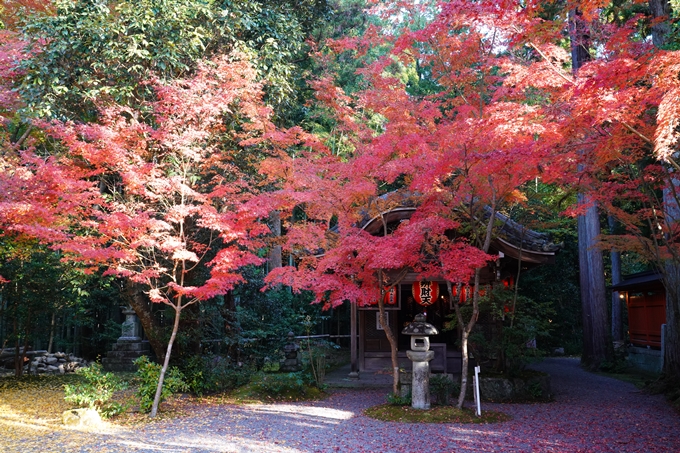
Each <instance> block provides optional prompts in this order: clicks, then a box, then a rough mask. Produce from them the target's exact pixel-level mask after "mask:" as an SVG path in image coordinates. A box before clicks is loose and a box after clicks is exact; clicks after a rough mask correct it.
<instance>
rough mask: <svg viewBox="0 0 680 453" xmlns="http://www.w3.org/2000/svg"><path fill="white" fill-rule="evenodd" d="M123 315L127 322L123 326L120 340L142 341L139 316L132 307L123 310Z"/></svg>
mask: <svg viewBox="0 0 680 453" xmlns="http://www.w3.org/2000/svg"><path fill="white" fill-rule="evenodd" d="M123 314H124V315H125V321H124V322H123V325H122V326H121V330H122V332H121V335H120V338H119V339H118V340H128V341H141V340H142V338H141V336H140V335H139V333H140V330H139V319H138V318H137V314H136V313H135V311H134V310H133V309H132V308H131V307H125V308H123Z"/></svg>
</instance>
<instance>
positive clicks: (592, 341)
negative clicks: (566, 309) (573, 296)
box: [578, 194, 611, 369]
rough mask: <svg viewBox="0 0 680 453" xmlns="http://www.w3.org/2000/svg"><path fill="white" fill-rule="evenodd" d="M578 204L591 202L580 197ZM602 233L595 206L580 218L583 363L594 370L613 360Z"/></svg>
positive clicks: (580, 195) (583, 196) (579, 246)
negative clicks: (600, 236) (599, 242)
mask: <svg viewBox="0 0 680 453" xmlns="http://www.w3.org/2000/svg"><path fill="white" fill-rule="evenodd" d="M578 198H579V204H580V205H584V204H586V203H588V200H587V198H586V196H585V195H583V194H579V197H578ZM599 234H600V217H599V214H598V209H597V205H596V204H591V206H590V207H589V208H588V209H587V211H586V213H585V215H582V216H579V218H578V249H579V277H580V279H579V280H580V284H581V305H582V309H583V355H582V356H581V362H582V363H583V364H584V365H585V366H587V367H589V368H592V369H596V368H599V366H600V365H601V364H602V362H604V361H606V360H609V359H610V358H611V346H610V336H609V332H610V328H609V322H608V321H609V314H608V310H607V305H608V303H607V293H606V288H605V282H604V263H603V260H602V252H601V251H600V250H599V249H598V248H597V244H596V240H597V236H598V235H599Z"/></svg>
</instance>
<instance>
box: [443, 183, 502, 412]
mask: <svg viewBox="0 0 680 453" xmlns="http://www.w3.org/2000/svg"><path fill="white" fill-rule="evenodd" d="M489 185H490V186H491V190H492V193H493V196H492V201H491V214H490V215H489V220H488V222H487V224H486V232H485V234H484V242H483V243H482V244H481V248H482V251H483V252H484V253H489V247H491V238H492V235H493V227H494V223H495V222H496V203H497V202H496V191H495V188H494V186H493V179H492V178H491V177H489ZM471 218H474V216H471ZM481 270H482V269H481V268H477V269H475V276H474V283H473V287H472V315H471V316H470V320H469V321H468V323H467V324H465V323H464V322H463V315H462V313H461V311H460V307H459V306H458V303H455V301H454V304H453V306H454V309H455V311H456V319H457V320H458V324H459V325H460V326H464V327H463V329H462V331H461V338H460V347H461V358H462V363H461V377H460V393H459V394H458V404H457V407H458V409H462V408H463V404H464V403H465V394H466V393H467V383H468V367H469V362H470V358H469V356H468V340H469V338H470V333H471V332H472V329H473V328H474V327H475V324H477V318H478V317H479V274H480V272H481ZM446 287H447V289H448V291H449V297H452V296H451V294H453V293H452V292H451V289H452V288H451V282H450V281H447V282H446ZM462 296H463V291H461V292H460V297H462Z"/></svg>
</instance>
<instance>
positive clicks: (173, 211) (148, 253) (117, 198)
mask: <svg viewBox="0 0 680 453" xmlns="http://www.w3.org/2000/svg"><path fill="white" fill-rule="evenodd" d="M255 76H256V74H255V70H254V69H253V68H252V66H251V65H250V64H249V63H248V62H247V61H246V60H245V59H244V58H243V57H242V56H239V55H232V56H224V57H221V58H217V59H215V60H213V61H210V62H205V63H202V64H201V65H200V66H199V71H198V72H197V74H196V75H195V76H194V77H192V78H191V79H186V80H176V81H173V82H171V83H165V84H160V83H158V82H156V83H154V84H153V87H154V90H155V92H156V95H157V100H156V101H154V102H152V103H150V105H149V110H150V111H151V112H152V115H153V116H152V117H151V118H145V116H144V115H143V114H142V113H140V112H137V111H134V110H132V109H129V108H125V107H120V106H115V105H114V106H110V107H108V108H106V109H105V110H103V111H102V114H101V117H102V122H101V124H93V123H89V124H77V123H60V122H50V123H40V126H41V127H42V129H43V130H45V131H46V133H47V134H49V135H50V136H51V137H54V138H56V139H58V140H59V142H60V143H61V145H62V146H64V147H65V148H66V149H67V150H68V152H67V153H59V154H57V155H55V156H52V157H50V158H47V159H44V160H43V159H40V158H39V157H37V156H35V155H34V154H32V153H28V152H24V153H21V155H20V156H18V157H17V159H23V162H24V164H23V167H22V166H14V167H13V169H16V168H17V167H18V168H23V169H24V170H23V172H16V173H15V172H14V171H8V172H3V175H2V176H3V190H2V193H3V194H4V196H5V200H4V203H3V204H2V206H3V208H5V209H4V211H3V212H4V213H5V214H6V215H5V216H4V217H3V230H4V231H6V232H13V231H14V232H17V233H22V234H32V235H34V236H36V237H40V238H41V239H43V240H49V241H50V243H51V244H53V246H56V247H58V248H59V249H60V250H61V251H62V252H63V253H64V254H65V257H66V259H69V260H73V261H75V262H81V263H82V264H83V265H87V266H102V265H104V266H106V267H107V268H108V271H107V273H109V274H112V275H116V276H118V277H121V278H124V279H126V280H128V281H130V282H132V283H133V284H139V285H142V287H143V288H144V289H145V292H146V294H147V296H148V297H149V299H150V300H151V301H152V302H155V303H163V304H166V305H168V306H169V307H170V308H171V309H172V310H173V311H174V324H173V330H172V333H171V337H170V340H169V342H168V344H167V349H166V351H165V353H164V354H162V355H161V357H162V358H163V360H164V363H163V369H162V372H161V376H160V379H159V383H158V391H157V394H156V401H155V402H154V406H153V409H152V413H151V415H152V416H154V415H155V414H156V411H157V407H158V397H159V395H160V390H161V388H162V385H163V376H164V373H165V371H166V369H167V367H168V362H169V360H170V355H171V351H172V346H173V342H174V339H175V336H176V334H177V331H178V328H179V319H180V314H181V312H182V310H184V309H185V308H186V307H188V306H190V305H192V304H195V303H197V302H199V301H202V300H207V299H210V298H212V297H215V296H218V295H221V294H224V293H226V292H227V291H229V290H231V289H232V288H233V287H234V285H236V284H237V283H239V282H242V281H243V278H242V276H241V275H240V273H239V272H238V269H239V268H240V267H242V266H245V265H248V264H259V263H260V262H261V259H260V258H259V257H258V256H257V255H256V254H255V253H254V250H255V249H257V248H258V247H261V246H262V245H263V244H262V242H261V241H259V240H258V236H260V235H261V234H264V233H266V232H267V231H268V228H267V227H266V225H264V224H262V223H260V222H258V221H257V220H258V218H259V217H261V216H266V215H268V212H269V207H268V206H267V204H266V203H264V202H262V200H260V201H258V202H257V203H254V202H253V201H252V200H253V197H254V195H255V194H256V193H257V189H256V188H255V186H254V185H253V181H252V180H251V176H252V175H250V174H248V173H244V172H243V171H242V169H240V168H239V166H238V164H239V162H238V160H235V159H234V156H235V155H237V154H238V153H241V152H242V150H243V147H246V148H250V149H255V148H257V147H258V146H259V143H260V142H261V140H263V139H264V138H265V136H268V135H269V134H271V133H274V132H275V128H274V127H273V126H272V125H271V124H270V122H269V119H268V118H269V115H270V113H271V112H270V110H269V109H268V108H266V107H265V106H264V104H263V103H262V90H261V86H260V85H259V84H257V83H256V82H255ZM30 163H33V165H32V166H28V164H30ZM17 173H18V174H17ZM43 173H44V176H45V178H44V179H41V175H43ZM22 182H23V185H22V186H21V185H18V184H21V183H22ZM65 184H68V185H65ZM34 185H35V186H38V187H40V189H41V191H40V192H36V193H35V194H33V193H31V192H30V188H31V187H33V186H34ZM10 188H12V189H10ZM18 189H23V190H22V191H21V192H17V190H18ZM48 190H49V192H48ZM33 195H35V196H33ZM71 203H73V205H72V204H71ZM24 206H26V207H28V209H26V208H25V207H24ZM39 209H40V210H43V211H44V212H45V214H44V215H42V216H36V214H37V212H39V211H38V210H39ZM22 215H25V217H21V216H22Z"/></svg>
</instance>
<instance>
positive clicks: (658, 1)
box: [649, 0, 672, 47]
mask: <svg viewBox="0 0 680 453" xmlns="http://www.w3.org/2000/svg"><path fill="white" fill-rule="evenodd" d="M649 11H650V12H651V13H652V18H653V19H654V20H655V21H654V22H655V23H654V25H653V26H652V42H653V43H654V45H655V46H656V47H663V46H664V45H665V44H666V41H667V40H668V34H669V33H670V32H671V23H670V20H669V19H670V17H671V11H672V8H671V3H670V1H668V0H649Z"/></svg>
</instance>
